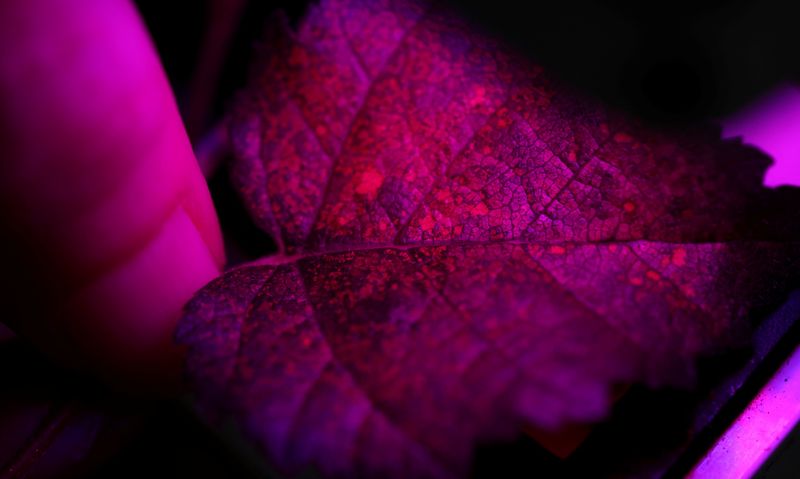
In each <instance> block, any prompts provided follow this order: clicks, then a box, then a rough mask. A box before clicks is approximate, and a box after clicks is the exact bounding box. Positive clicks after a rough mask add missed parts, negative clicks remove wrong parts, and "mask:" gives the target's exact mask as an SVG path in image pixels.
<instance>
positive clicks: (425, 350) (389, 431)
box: [178, 0, 800, 477]
mask: <svg viewBox="0 0 800 479" xmlns="http://www.w3.org/2000/svg"><path fill="white" fill-rule="evenodd" d="M231 133H232V135H231V136H232V140H233V143H234V148H235V150H236V153H237V159H236V161H235V164H234V165H233V173H234V181H235V183H236V186H237V187H238V189H239V190H240V193H241V195H242V198H243V199H244V201H245V203H246V205H247V207H248V209H249V210H250V212H251V215H252V216H253V218H254V219H255V220H256V221H257V223H258V224H259V225H260V226H261V227H262V228H263V229H264V230H265V231H267V232H268V233H270V234H271V235H273V237H274V238H276V241H277V242H278V244H279V245H280V251H279V253H278V254H277V255H275V256H271V257H267V258H264V259H262V260H260V261H258V262H256V263H254V264H250V265H246V266H242V267H239V268H236V269H233V270H231V271H229V272H227V273H226V274H225V275H224V276H223V277H221V278H219V279H218V280H216V281H214V282H212V283H211V284H209V285H208V286H206V287H205V288H204V289H203V290H201V291H200V292H199V293H198V294H197V295H196V296H195V298H194V299H193V300H192V301H191V303H190V304H189V305H188V306H187V309H186V314H185V317H184V318H183V320H182V321H181V324H180V326H179V330H178V340H179V342H181V343H183V344H185V345H188V346H189V350H188V359H187V373H188V377H189V379H190V381H191V383H192V385H193V389H194V391H195V393H196V394H197V396H198V399H199V402H200V407H201V409H202V410H203V411H204V412H205V413H206V414H207V415H209V416H210V417H223V416H227V415H232V416H233V417H234V418H235V419H236V420H237V422H238V423H239V424H240V425H241V426H242V428H243V430H244V431H245V433H246V434H247V436H248V437H249V438H251V439H252V440H253V441H254V442H255V444H256V445H257V446H258V447H259V448H260V450H261V451H262V452H263V453H264V454H265V456H266V457H267V459H268V460H269V461H270V462H271V463H272V464H274V465H275V466H276V467H278V468H279V469H280V470H282V471H284V472H287V473H298V472H300V471H303V470H306V469H308V468H313V469H316V470H318V471H319V472H320V473H322V475H324V476H326V477H355V476H359V477H463V476H467V475H468V474H469V472H470V466H471V458H472V452H473V450H474V448H475V447H476V445H477V444H480V443H483V442H486V441H492V440H498V439H503V438H509V437H514V436H515V435H516V434H518V433H519V431H520V430H521V429H522V428H523V427H524V426H527V425H533V426H536V427H538V428H545V429H556V428H558V427H560V426H563V425H565V424H570V423H576V422H590V421H597V420H600V419H602V418H603V417H604V415H605V414H606V413H607V412H608V408H609V403H610V397H611V388H612V387H613V386H614V385H616V384H620V383H628V382H633V381H643V382H646V383H648V384H650V385H653V386H661V385H667V384H669V385H687V384H691V381H692V379H693V374H694V373H693V367H694V366H693V364H694V361H695V359H696V358H697V357H698V356H699V355H702V354H708V353H712V352H714V351H717V350H719V349H720V348H723V347H725V346H730V345H732V344H737V343H740V342H741V340H742V339H743V338H744V337H745V336H746V335H744V334H743V333H744V332H746V330H747V326H748V321H749V320H751V319H752V318H751V316H752V312H753V311H757V310H760V308H764V307H768V306H769V305H771V304H773V303H774V302H775V301H779V300H780V299H781V298H782V295H783V294H784V291H785V288H786V286H787V285H788V284H789V282H790V281H793V280H795V279H796V276H797V271H798V268H797V267H798V258H799V257H800V254H799V253H800V245H799V244H798V239H800V234H798V225H800V222H799V221H798V219H800V217H798V213H797V210H796V208H790V207H787V205H789V204H790V203H789V202H790V201H796V200H797V199H798V196H797V192H796V191H795V190H779V191H775V190H767V189H765V188H763V186H762V184H761V180H762V177H763V174H764V171H765V170H766V168H767V167H768V165H769V163H770V161H769V159H768V158H767V157H766V156H764V155H763V154H762V153H760V152H758V151H756V150H754V149H750V148H747V147H744V146H742V145H741V142H740V141H738V140H735V141H722V140H721V139H720V135H719V129H718V128H714V127H693V128H684V129H682V130H680V131H661V130H659V129H655V128H652V127H650V126H647V125H644V124H641V123H640V122H638V121H636V120H635V119H632V118H629V117H627V116H625V115H624V114H621V113H618V112H614V111H612V110H610V109H609V108H607V107H605V106H604V105H601V104H599V103H597V102H596V101H594V100H592V99H589V98H587V97H585V96H583V95H581V94H579V93H576V92H574V91H572V90H571V89H570V88H568V87H566V86H564V85H562V84H560V83H559V82H558V81H557V80H555V79H554V78H553V77H551V76H550V75H548V74H547V73H546V72H545V71H543V70H542V69H541V68H540V67H538V66H537V65H535V64H532V63H531V62H530V60H528V59H526V58H524V57H522V56H520V55H518V54H516V53H515V52H514V50H513V49H511V48H509V47H508V46H507V45H504V44H503V42H501V41H498V40H496V39H494V38H493V37H491V36H489V35H486V34H484V33H482V32H481V31H480V30H479V29H477V28H475V27H474V26H472V25H469V24H467V23H465V22H464V21H463V20H461V19H459V18H458V17H457V16H454V15H453V14H452V13H450V12H448V11H447V10H446V9H444V8H440V7H438V6H436V5H433V6H431V5H428V4H424V3H416V2H412V1H406V0H398V1H382V2H372V1H364V2H359V1H354V0H337V1H329V0H325V1H323V2H322V3H321V4H320V5H318V6H315V7H314V8H313V9H312V11H310V12H309V13H308V15H307V17H306V18H305V20H304V21H303V22H301V25H300V26H299V27H298V29H297V30H296V31H293V30H292V29H291V28H289V27H288V26H287V25H286V22H283V21H280V20H277V21H275V22H272V23H271V25H270V27H269V29H268V32H267V35H266V42H265V45H264V46H263V47H262V51H261V52H260V54H259V56H258V64H257V68H256V71H255V75H254V77H253V80H252V82H251V85H250V87H249V88H248V90H247V91H246V92H245V93H244V94H243V95H242V96H241V98H240V100H239V101H238V103H237V104H236V106H235V109H234V112H233V121H232V126H231Z"/></svg>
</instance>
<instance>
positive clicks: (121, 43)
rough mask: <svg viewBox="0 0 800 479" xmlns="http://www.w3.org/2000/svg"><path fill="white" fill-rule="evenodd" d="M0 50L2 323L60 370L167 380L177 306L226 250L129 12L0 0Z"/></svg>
mask: <svg viewBox="0 0 800 479" xmlns="http://www.w3.org/2000/svg"><path fill="white" fill-rule="evenodd" d="M0 44H2V45H6V46H10V48H9V49H7V50H6V51H5V52H4V53H3V55H0V145H2V146H0V148H1V150H0V155H2V156H3V157H4V159H3V161H2V162H1V163H0V220H2V221H3V224H5V225H6V229H7V231H8V232H7V233H6V234H7V236H8V237H7V239H8V240H10V241H6V242H5V244H4V245H3V246H2V251H1V252H0V260H2V267H3V270H4V272H3V275H2V277H3V278H2V280H0V281H2V282H3V283H5V284H1V285H0V291H2V293H0V294H2V296H5V298H3V301H2V304H0V307H2V308H3V313H2V317H3V318H4V321H5V322H7V323H8V324H9V325H10V326H11V327H12V328H14V329H15V330H16V331H17V332H19V333H20V334H21V335H24V336H26V337H28V338H29V339H30V340H31V341H32V342H34V343H35V344H36V345H38V346H39V347H40V348H42V349H43V350H45V351H46V352H48V353H50V354H52V355H55V356H57V357H59V358H61V359H67V360H68V361H69V362H70V363H71V364H72V365H77V366H79V367H85V368H89V369H92V370H94V371H96V372H100V373H101V374H105V375H107V376H119V375H120V374H122V376H123V377H125V378H130V377H131V375H139V376H140V377H139V379H143V380H145V381H151V380H152V379H154V378H151V377H148V376H150V375H158V376H162V377H163V376H169V375H171V374H172V373H174V372H175V371H176V368H175V366H176V364H177V361H176V359H177V358H178V351H177V350H176V349H175V346H173V342H172V331H173V329H174V326H175V323H176V321H177V319H178V317H179V315H180V309H181V307H182V305H183V304H184V303H185V302H186V301H187V300H188V298H189V297H190V296H191V294H192V293H193V292H194V291H195V290H196V289H198V288H199V287H200V286H202V285H203V284H205V283H206V282H207V281H209V280H210V279H212V278H213V277H215V276H216V275H217V273H218V270H219V267H220V266H221V265H222V263H223V261H224V258H223V252H222V243H221V238H220V233H219V227H218V224H217V219H216V214H215V212H214V209H213V206H212V204H211V200H210V197H209V194H208V190H207V188H206V184H205V182H204V179H203V177H202V175H201V174H200V171H199V169H198V166H197V164H196V161H195V158H194V156H193V153H192V150H191V145H190V144H189V141H188V138H187V136H186V133H185V131H184V128H183V125H182V123H181V121H180V117H179V115H178V112H177V109H176V106H175V102H174V98H173V96H172V93H171V91H170V89H169V85H168V83H167V80H166V78H165V75H164V73H163V70H162V68H161V65H160V64H159V61H158V58H157V56H156V54H155V51H154V49H153V47H152V45H151V43H150V40H149V38H148V36H147V33H146V31H145V29H144V27H143V25H142V22H141V20H140V18H139V17H138V14H137V12H136V10H135V8H134V7H133V6H132V5H131V4H130V3H129V2H126V1H123V0H8V1H3V2H0ZM155 371H158V372H157V373H156V372H155Z"/></svg>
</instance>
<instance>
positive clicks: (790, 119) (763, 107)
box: [723, 86, 800, 187]
mask: <svg viewBox="0 0 800 479" xmlns="http://www.w3.org/2000/svg"><path fill="white" fill-rule="evenodd" d="M723 134H724V136H726V137H734V136H742V138H743V141H744V142H745V143H748V144H751V145H754V146H757V147H758V148H760V149H761V150H763V151H764V152H765V153H767V154H768V155H770V156H772V158H773V160H774V161H775V164H774V165H773V166H772V167H771V168H770V169H769V170H767V174H766V176H765V178H764V185H766V186H769V187H776V186H781V185H795V186H800V88H798V87H795V86H785V87H782V88H779V89H777V90H775V91H774V92H772V93H771V94H769V95H768V96H767V97H765V98H764V99H763V100H762V101H760V102H758V103H756V104H754V105H752V106H751V107H749V108H747V109H745V110H744V111H742V112H740V113H738V114H737V115H735V116H733V117H731V118H728V119H727V120H725V121H724V122H723Z"/></svg>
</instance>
